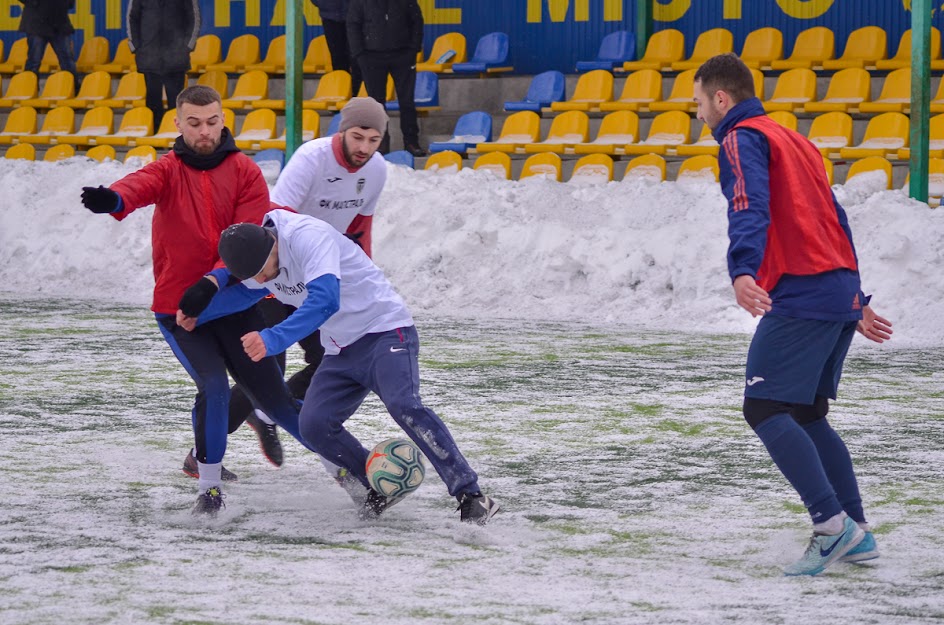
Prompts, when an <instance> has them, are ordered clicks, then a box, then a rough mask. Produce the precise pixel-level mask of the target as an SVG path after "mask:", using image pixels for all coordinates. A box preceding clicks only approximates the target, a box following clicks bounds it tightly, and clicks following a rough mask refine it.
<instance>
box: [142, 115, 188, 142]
mask: <svg viewBox="0 0 944 625" xmlns="http://www.w3.org/2000/svg"><path fill="white" fill-rule="evenodd" d="M176 116H177V109H170V110H169V111H167V112H166V113H164V117H162V118H161V125H160V127H159V128H158V129H157V132H156V133H155V134H153V135H151V136H149V137H139V138H137V139H135V140H134V142H135V144H136V145H150V146H152V147H155V148H169V147H171V146H172V145H174V142H175V141H176V140H177V137H178V136H180V132H179V131H178V130H177V126H176V124H174V118H175V117H176Z"/></svg>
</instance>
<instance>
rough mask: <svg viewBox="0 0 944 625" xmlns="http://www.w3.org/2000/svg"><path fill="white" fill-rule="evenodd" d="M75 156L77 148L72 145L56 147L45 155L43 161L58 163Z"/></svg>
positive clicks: (51, 148)
mask: <svg viewBox="0 0 944 625" xmlns="http://www.w3.org/2000/svg"><path fill="white" fill-rule="evenodd" d="M73 156H75V148H74V147H72V146H71V145H66V144H60V145H54V146H52V147H50V148H49V149H48V150H46V153H45V154H43V160H44V161H46V162H47V163H57V162H59V161H64V160H66V159H68V158H72V157H73Z"/></svg>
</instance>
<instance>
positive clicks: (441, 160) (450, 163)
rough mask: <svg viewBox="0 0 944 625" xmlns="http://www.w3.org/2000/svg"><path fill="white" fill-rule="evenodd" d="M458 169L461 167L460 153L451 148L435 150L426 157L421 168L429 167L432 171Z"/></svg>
mask: <svg viewBox="0 0 944 625" xmlns="http://www.w3.org/2000/svg"><path fill="white" fill-rule="evenodd" d="M453 168H454V171H459V170H461V169H462V155H460V154H457V153H456V152H453V151H452V150H446V151H445V152H437V153H436V154H433V155H432V156H430V157H429V158H427V159H426V165H425V166H424V167H423V169H429V170H432V171H439V172H442V173H448V172H451V171H453Z"/></svg>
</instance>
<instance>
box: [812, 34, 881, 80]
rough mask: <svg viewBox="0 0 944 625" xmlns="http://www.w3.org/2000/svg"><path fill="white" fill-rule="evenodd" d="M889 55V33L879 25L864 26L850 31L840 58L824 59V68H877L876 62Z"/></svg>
mask: <svg viewBox="0 0 944 625" xmlns="http://www.w3.org/2000/svg"><path fill="white" fill-rule="evenodd" d="M887 57H888V35H887V34H885V30H884V29H883V28H879V27H878V26H863V27H862V28H857V29H856V30H854V31H852V32H851V33H849V37H848V39H846V47H845V49H843V51H842V56H840V57H839V58H838V59H826V60H824V61H823V69H825V70H839V69H846V68H847V67H858V68H860V69H861V68H865V69H875V64H876V63H877V62H878V61H879V60H880V59H884V58H887Z"/></svg>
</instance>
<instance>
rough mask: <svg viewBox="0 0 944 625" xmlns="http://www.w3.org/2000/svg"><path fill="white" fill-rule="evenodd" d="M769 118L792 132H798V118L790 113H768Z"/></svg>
mask: <svg viewBox="0 0 944 625" xmlns="http://www.w3.org/2000/svg"><path fill="white" fill-rule="evenodd" d="M767 117H769V118H770V119H772V120H774V121H775V122H777V123H778V124H780V125H781V126H783V127H784V128H789V129H790V130H792V131H794V132H796V129H797V124H798V122H797V116H796V115H794V114H793V113H791V112H790V111H774V112H773V113H768V114H767Z"/></svg>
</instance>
